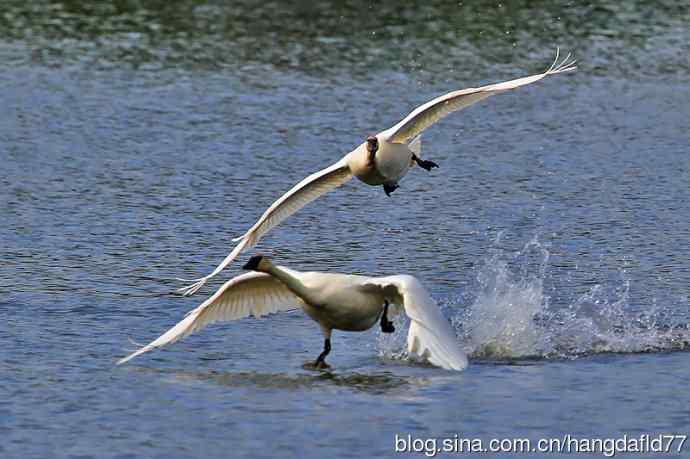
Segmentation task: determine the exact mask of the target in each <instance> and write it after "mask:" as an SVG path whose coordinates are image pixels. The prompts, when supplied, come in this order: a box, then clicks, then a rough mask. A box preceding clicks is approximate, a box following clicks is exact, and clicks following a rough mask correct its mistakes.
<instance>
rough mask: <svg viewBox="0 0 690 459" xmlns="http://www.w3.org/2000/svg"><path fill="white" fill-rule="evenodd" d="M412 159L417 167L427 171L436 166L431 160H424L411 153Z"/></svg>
mask: <svg viewBox="0 0 690 459" xmlns="http://www.w3.org/2000/svg"><path fill="white" fill-rule="evenodd" d="M412 161H414V162H416V163H417V165H418V166H419V167H421V168H422V169H425V170H427V171H430V170H431V169H433V168H434V167H438V164H436V163H435V162H433V161H425V160H423V159H419V157H417V155H412Z"/></svg>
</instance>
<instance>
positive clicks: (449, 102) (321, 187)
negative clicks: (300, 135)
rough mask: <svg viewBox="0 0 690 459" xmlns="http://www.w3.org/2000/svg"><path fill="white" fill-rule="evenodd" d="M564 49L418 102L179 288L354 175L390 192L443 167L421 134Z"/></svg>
mask: <svg viewBox="0 0 690 459" xmlns="http://www.w3.org/2000/svg"><path fill="white" fill-rule="evenodd" d="M558 59H559V53H558V51H557V52H556V59H555V60H554V62H553V64H552V65H551V67H549V69H548V70H546V71H545V72H543V73H539V74H536V75H531V76H528V77H523V78H518V79H515V80H510V81H505V82H502V83H496V84H490V85H487V86H481V87H478V88H468V89H461V90H458V91H452V92H449V93H447V94H444V95H442V96H440V97H437V98H435V99H433V100H431V101H429V102H427V103H425V104H423V105H420V106H419V107H417V108H415V109H414V110H413V111H412V112H410V114H409V115H407V116H406V117H405V118H403V119H402V120H401V121H400V122H399V123H398V124H396V125H395V126H393V127H391V128H389V129H386V130H384V131H381V132H380V133H378V134H377V135H376V136H371V137H369V138H368V139H367V140H366V141H365V142H363V143H362V144H361V145H359V146H358V147H357V148H355V149H354V150H352V151H351V152H350V153H348V154H346V155H345V156H344V157H343V158H342V159H340V160H339V161H338V162H336V163H335V164H332V165H331V166H329V167H327V168H325V169H323V170H321V171H318V172H315V173H313V174H311V175H310V176H308V177H307V178H305V179H304V180H302V181H301V182H299V183H298V184H297V185H295V186H294V187H293V188H292V189H290V190H289V191H288V192H287V193H285V194H284V195H283V196H281V197H280V198H279V199H278V200H277V201H275V202H274V203H273V204H272V205H271V206H270V207H269V208H268V209H267V210H266V211H265V212H264V213H263V215H262V216H261V217H260V218H259V220H258V221H257V222H256V223H255V224H254V226H252V227H251V228H250V229H249V230H248V231H247V232H246V233H245V234H243V235H242V236H240V237H238V238H236V239H233V241H234V242H237V245H236V246H235V248H234V249H233V250H232V251H231V252H230V254H229V255H228V256H226V257H225V259H224V260H223V261H222V262H221V263H220V264H219V265H218V266H217V267H216V268H215V269H214V270H213V271H212V272H211V273H210V274H208V275H206V276H204V277H200V278H198V279H191V280H186V279H180V280H182V281H185V282H187V281H188V282H193V284H191V285H189V286H187V287H183V288H181V289H179V290H178V291H179V292H181V293H182V294H183V295H192V294H194V293H195V292H196V291H198V290H199V289H200V288H201V287H202V286H203V285H204V284H205V283H206V281H208V280H209V279H210V278H212V277H213V276H215V275H216V274H218V273H219V272H220V271H222V270H223V269H224V268H225V267H226V266H228V265H229V264H230V263H231V262H232V261H233V260H234V259H235V258H236V257H237V256H238V255H239V254H240V253H241V252H243V251H245V250H247V249H249V248H251V247H253V246H254V245H255V244H256V243H257V242H258V241H259V240H260V239H261V237H262V236H263V235H264V234H266V233H267V232H268V231H270V230H271V229H272V228H274V227H275V226H277V225H279V224H280V223H281V222H282V221H283V220H285V219H286V218H288V217H289V216H290V215H292V214H294V213H295V212H297V211H298V210H300V209H301V208H302V207H304V206H305V205H307V204H308V203H310V202H311V201H313V200H315V199H316V198H318V197H319V196H321V195H323V194H325V193H327V192H329V191H331V190H333V189H335V188H337V187H339V186H341V185H342V184H344V183H345V182H347V181H349V180H350V179H351V178H352V177H357V178H358V179H359V180H360V181H362V182H364V183H366V184H367V185H372V186H379V185H382V186H383V189H384V191H385V192H386V194H390V193H392V192H393V191H394V190H395V189H396V188H398V182H399V181H400V180H401V179H402V178H403V177H404V176H405V174H407V172H408V171H409V169H410V168H411V167H413V166H414V165H415V164H417V165H419V166H420V167H422V168H423V169H426V170H431V169H432V168H433V167H438V165H437V164H436V163H434V162H433V161H425V160H422V159H421V134H422V131H424V130H425V129H426V128H428V127H430V126H431V125H433V124H434V123H436V122H437V121H439V120H440V119H441V118H443V117H445V116H447V115H449V114H450V113H452V112H454V111H457V110H461V109H463V108H465V107H468V106H470V105H472V104H474V103H476V102H479V101H480V100H483V99H486V98H487V97H489V96H492V95H494V94H500V93H502V92H505V91H509V90H512V89H516V88H519V87H521V86H525V85H528V84H531V83H534V82H537V81H539V80H541V79H543V78H545V77H546V76H549V75H555V74H558V73H564V72H569V71H571V70H574V69H575V68H576V67H575V61H571V60H569V59H570V54H568V56H567V57H566V58H565V59H564V60H562V61H560V63H559V61H558Z"/></svg>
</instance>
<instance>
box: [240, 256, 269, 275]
mask: <svg viewBox="0 0 690 459" xmlns="http://www.w3.org/2000/svg"><path fill="white" fill-rule="evenodd" d="M263 258H264V256H263V255H254V256H253V257H251V258H250V259H249V261H248V262H247V263H246V264H245V265H244V266H242V269H244V270H247V271H256V270H257V269H258V268H259V263H261V260H263Z"/></svg>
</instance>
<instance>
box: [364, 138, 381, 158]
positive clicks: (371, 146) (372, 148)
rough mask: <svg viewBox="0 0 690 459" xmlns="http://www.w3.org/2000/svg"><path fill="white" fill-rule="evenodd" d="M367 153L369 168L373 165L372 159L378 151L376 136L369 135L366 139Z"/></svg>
mask: <svg viewBox="0 0 690 459" xmlns="http://www.w3.org/2000/svg"><path fill="white" fill-rule="evenodd" d="M366 144H367V152H368V153H369V156H368V162H369V166H373V165H374V157H375V156H376V152H377V151H379V139H377V138H376V136H373V135H370V136H369V137H367V141H366Z"/></svg>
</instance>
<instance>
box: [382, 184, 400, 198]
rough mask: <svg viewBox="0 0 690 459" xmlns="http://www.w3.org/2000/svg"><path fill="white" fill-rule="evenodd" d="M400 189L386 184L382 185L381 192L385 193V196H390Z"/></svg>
mask: <svg viewBox="0 0 690 459" xmlns="http://www.w3.org/2000/svg"><path fill="white" fill-rule="evenodd" d="M398 188H400V186H398V185H389V184H388V183H384V184H383V191H385V192H386V196H390V195H391V193H392V192H394V191H395V190H397V189H398Z"/></svg>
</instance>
